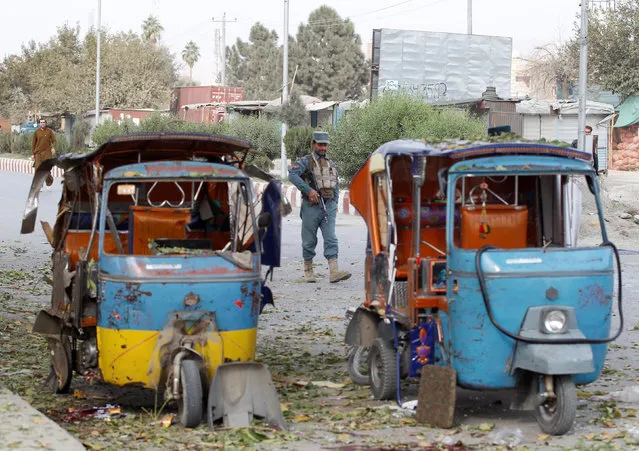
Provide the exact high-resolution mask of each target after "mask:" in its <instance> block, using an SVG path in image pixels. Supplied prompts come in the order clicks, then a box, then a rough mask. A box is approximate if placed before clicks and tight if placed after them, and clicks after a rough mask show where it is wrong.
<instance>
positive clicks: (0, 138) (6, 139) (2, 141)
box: [0, 133, 13, 154]
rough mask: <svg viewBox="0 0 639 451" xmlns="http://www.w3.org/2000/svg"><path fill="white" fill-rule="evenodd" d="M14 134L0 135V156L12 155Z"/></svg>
mask: <svg viewBox="0 0 639 451" xmlns="http://www.w3.org/2000/svg"><path fill="white" fill-rule="evenodd" d="M12 142H13V134H12V133H0V154H3V153H11V143H12Z"/></svg>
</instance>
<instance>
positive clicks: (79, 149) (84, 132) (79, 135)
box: [70, 120, 91, 153]
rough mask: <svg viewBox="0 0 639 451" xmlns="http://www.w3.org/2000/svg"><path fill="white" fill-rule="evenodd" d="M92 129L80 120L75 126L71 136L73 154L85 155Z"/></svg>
mask: <svg viewBox="0 0 639 451" xmlns="http://www.w3.org/2000/svg"><path fill="white" fill-rule="evenodd" d="M90 133H91V127H90V126H89V124H87V123H86V122H85V121H82V120H79V121H76V123H75V124H73V133H72V135H71V143H70V145H71V152H73V153H83V152H86V150H87V145H86V143H87V141H88V138H89V134H90Z"/></svg>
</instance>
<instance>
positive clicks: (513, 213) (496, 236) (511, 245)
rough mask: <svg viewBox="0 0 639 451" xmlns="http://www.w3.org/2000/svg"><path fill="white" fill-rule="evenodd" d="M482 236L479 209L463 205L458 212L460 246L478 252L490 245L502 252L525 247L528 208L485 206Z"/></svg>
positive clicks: (521, 206) (518, 206) (480, 211)
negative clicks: (484, 225)
mask: <svg viewBox="0 0 639 451" xmlns="http://www.w3.org/2000/svg"><path fill="white" fill-rule="evenodd" d="M485 209H486V216H485V224H487V225H488V229H489V232H488V233H482V231H481V230H480V228H481V227H482V210H483V207H482V206H479V205H477V206H468V205H466V206H463V207H462V211H461V247H462V248H463V249H479V248H480V247H482V246H486V245H491V246H497V247H500V248H504V249H521V248H525V247H526V246H527V243H528V208H527V207H526V206H524V205H492V204H491V205H486V207H485Z"/></svg>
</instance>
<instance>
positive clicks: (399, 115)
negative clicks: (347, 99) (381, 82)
mask: <svg viewBox="0 0 639 451" xmlns="http://www.w3.org/2000/svg"><path fill="white" fill-rule="evenodd" d="M329 132H330V134H331V145H330V146H329V154H330V156H331V158H332V159H334V160H335V163H336V164H337V166H338V168H339V170H340V175H341V179H342V181H343V182H347V181H348V180H350V179H351V178H352V177H353V175H355V173H356V172H357V171H358V170H359V169H360V168H361V167H362V166H363V164H364V163H365V162H366V159H367V158H368V157H369V156H370V155H371V153H373V152H374V151H375V150H376V149H377V148H378V147H379V146H381V145H382V144H384V143H386V142H388V141H393V140H395V139H403V138H408V139H424V140H425V141H430V142H437V141H446V140H449V139H472V138H479V137H483V136H485V135H486V123H485V121H483V120H481V119H479V118H473V117H471V116H470V115H469V113H468V112H467V111H464V110H460V109H452V108H446V109H444V108H436V107H433V106H431V105H428V104H425V103H423V102H422V101H420V100H417V99H411V98H410V97H408V96H405V95H388V94H385V95H384V96H381V97H378V98H377V99H375V100H374V101H373V102H371V103H370V104H369V105H368V106H365V107H361V108H356V109H354V110H351V111H349V112H348V113H347V114H345V115H344V116H343V117H342V119H341V120H340V122H339V123H338V125H337V127H335V128H334V129H331V130H329Z"/></svg>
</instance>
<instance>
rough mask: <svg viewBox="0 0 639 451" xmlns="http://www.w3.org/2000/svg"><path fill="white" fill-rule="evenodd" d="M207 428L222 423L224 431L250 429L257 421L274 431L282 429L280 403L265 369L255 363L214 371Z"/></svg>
mask: <svg viewBox="0 0 639 451" xmlns="http://www.w3.org/2000/svg"><path fill="white" fill-rule="evenodd" d="M207 417H208V422H209V428H210V429H211V430H213V429H214V427H213V425H214V424H215V422H216V421H218V420H220V419H222V420H223V423H224V426H225V427H231V428H235V427H247V426H250V423H251V420H252V419H253V417H261V418H263V419H264V421H265V422H266V423H267V424H269V425H271V426H274V427H279V428H282V429H284V428H286V424H285V423H284V416H283V415H282V409H281V407H280V400H279V398H278V396H277V391H276V390H275V386H274V385H273V380H272V379H271V373H270V372H269V370H268V368H267V367H266V365H263V364H261V363H257V362H232V363H224V364H222V365H220V366H219V367H217V369H216V370H215V376H213V382H212V383H211V387H210V389H209V398H208V405H207Z"/></svg>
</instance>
